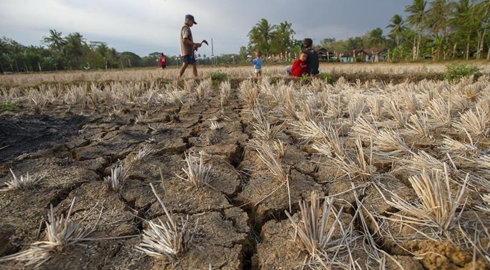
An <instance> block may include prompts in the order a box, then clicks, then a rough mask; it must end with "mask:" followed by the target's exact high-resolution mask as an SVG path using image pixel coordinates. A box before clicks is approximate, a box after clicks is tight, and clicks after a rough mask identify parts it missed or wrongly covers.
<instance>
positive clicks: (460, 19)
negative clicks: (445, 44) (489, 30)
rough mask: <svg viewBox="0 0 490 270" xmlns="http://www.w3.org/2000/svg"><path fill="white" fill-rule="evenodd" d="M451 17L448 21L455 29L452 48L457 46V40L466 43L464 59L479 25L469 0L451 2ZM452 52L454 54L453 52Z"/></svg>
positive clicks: (467, 54) (467, 55)
mask: <svg viewBox="0 0 490 270" xmlns="http://www.w3.org/2000/svg"><path fill="white" fill-rule="evenodd" d="M451 8H452V18H451V19H450V21H449V23H450V25H451V26H452V28H453V29H454V30H455V33H454V38H455V39H456V40H455V44H454V50H455V49H456V47H457V41H459V40H461V41H462V42H465V43H466V53H465V57H466V60H468V58H469V54H470V44H471V41H472V40H471V39H472V37H476V33H477V31H478V27H479V21H478V19H477V16H476V14H475V11H476V10H475V9H474V8H472V6H471V4H470V0H459V2H453V3H452V4H451ZM453 54H455V53H454V52H453Z"/></svg>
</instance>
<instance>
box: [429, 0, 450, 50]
mask: <svg viewBox="0 0 490 270" xmlns="http://www.w3.org/2000/svg"><path fill="white" fill-rule="evenodd" d="M450 12H451V9H450V5H449V3H448V2H447V1H446V0H434V1H432V2H431V3H430V8H429V10H428V11H427V27H428V30H429V32H430V33H431V35H432V38H433V41H434V44H435V54H436V55H435V56H436V59H437V60H439V59H441V55H444V56H443V57H444V58H445V55H446V54H445V51H446V49H447V48H446V47H447V44H448V40H447V39H448V36H449V15H450Z"/></svg>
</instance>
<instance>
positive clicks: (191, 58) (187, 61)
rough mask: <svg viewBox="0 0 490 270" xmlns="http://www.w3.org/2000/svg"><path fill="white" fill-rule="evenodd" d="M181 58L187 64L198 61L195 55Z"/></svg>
mask: <svg viewBox="0 0 490 270" xmlns="http://www.w3.org/2000/svg"><path fill="white" fill-rule="evenodd" d="M180 59H181V60H182V63H187V64H194V63H195V62H196V59H195V58H194V56H190V55H184V56H182V57H181V58H180Z"/></svg>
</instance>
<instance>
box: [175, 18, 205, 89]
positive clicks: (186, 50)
mask: <svg viewBox="0 0 490 270" xmlns="http://www.w3.org/2000/svg"><path fill="white" fill-rule="evenodd" d="M194 24H197V23H196V21H195V20H194V16H192V15H190V14H187V15H185V21H184V26H182V28H181V29H180V51H181V59H182V67H181V68H180V71H179V79H180V78H181V77H182V75H183V74H184V72H185V70H186V68H187V66H188V65H192V71H193V73H194V77H197V66H196V58H195V57H194V51H195V49H196V48H199V47H201V43H194V39H193V38H192V32H191V27H192V26H193V25H194Z"/></svg>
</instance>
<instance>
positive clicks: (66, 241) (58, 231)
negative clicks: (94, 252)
mask: <svg viewBox="0 0 490 270" xmlns="http://www.w3.org/2000/svg"><path fill="white" fill-rule="evenodd" d="M75 200H76V198H73V201H72V203H71V206H70V210H69V211H68V214H67V215H66V218H65V217H64V216H63V215H61V216H60V217H58V218H57V217H55V216H54V212H53V206H52V205H51V209H50V212H49V213H48V221H47V222H46V230H45V233H46V237H47V240H46V241H38V242H35V243H33V244H31V247H30V248H29V249H27V250H25V251H21V252H19V253H16V254H13V255H10V256H6V257H3V258H1V259H0V261H8V260H17V261H22V262H25V263H26V266H30V265H35V267H36V268H37V267H39V266H41V265H42V264H43V263H45V262H46V261H48V260H49V259H51V257H52V256H53V255H54V254H55V253H56V252H61V251H62V250H63V249H64V248H66V247H68V246H71V245H75V244H78V243H79V242H82V241H88V240H89V239H88V238H87V236H88V235H89V234H91V233H92V232H93V231H94V229H91V230H87V229H84V228H82V227H81V226H80V225H79V224H78V223H76V222H74V221H72V220H71V219H70V216H71V212H72V210H73V206H74V205H75ZM94 227H95V226H94Z"/></svg>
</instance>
